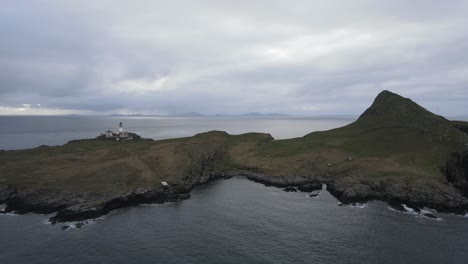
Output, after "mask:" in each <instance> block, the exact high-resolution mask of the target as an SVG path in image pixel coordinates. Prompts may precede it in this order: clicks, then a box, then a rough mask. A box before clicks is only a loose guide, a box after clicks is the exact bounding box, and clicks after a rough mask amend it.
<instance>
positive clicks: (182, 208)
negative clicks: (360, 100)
mask: <svg viewBox="0 0 468 264" xmlns="http://www.w3.org/2000/svg"><path fill="white" fill-rule="evenodd" d="M354 120H355V118H350V117H346V118H343V117H322V118H309V117H270V116H268V117H177V118H176V117H170V118H169V117H110V116H53V117H51V116H21V117H18V116H16V117H12V116H9V117H7V116H3V117H0V149H8V150H12V149H24V148H33V147H37V146H40V145H61V144H64V143H66V142H67V141H69V140H72V139H77V138H93V137H95V136H96V135H98V134H99V133H101V132H103V131H105V130H107V129H114V130H116V129H117V126H118V123H119V122H123V124H124V128H125V129H126V130H128V131H132V132H136V133H138V134H140V135H141V136H143V137H148V138H153V139H165V138H174V137H185V136H192V135H194V134H196V133H200V132H206V131H210V130H222V131H226V132H228V133H230V134H240V133H245V132H253V131H254V132H265V133H270V134H271V135H272V136H273V137H274V138H276V139H285V138H292V137H300V136H304V135H306V134H307V133H309V132H312V131H319V130H327V129H332V128H336V127H340V126H343V125H346V124H349V123H351V122H353V121H354ZM325 187H326V186H323V190H322V191H320V192H319V194H318V196H316V197H311V196H310V195H309V194H308V193H302V192H284V191H282V190H281V189H279V188H275V187H266V186H264V185H262V184H259V183H255V182H251V181H249V180H247V179H245V178H242V177H233V178H231V179H227V180H218V181H214V182H211V183H209V184H206V185H203V186H199V187H196V188H195V189H194V190H193V191H192V197H191V198H190V199H188V200H184V201H181V202H176V203H166V204H148V205H139V206H136V207H132V208H124V209H119V210H115V211H112V212H111V213H109V214H108V215H106V216H103V217H101V218H98V219H94V220H90V221H86V222H84V223H76V222H70V223H63V224H57V225H52V224H50V223H49V222H48V220H47V219H48V218H49V217H50V216H51V215H37V214H26V215H16V214H0V263H2V264H10V263H12V264H13V263H15V264H16V263H18V264H19V263H67V264H73V263H113V264H116V263H206V264H211V263H235V264H238V263H353V264H354V263H356V264H357V263H468V217H467V216H460V215H451V214H442V213H437V212H435V211H433V210H432V209H430V208H425V209H424V211H423V212H429V213H431V214H433V215H435V216H436V217H437V218H436V219H433V218H429V217H426V216H424V215H423V214H420V213H417V212H413V211H411V210H409V211H408V212H404V213H403V212H399V211H396V210H394V209H392V208H390V207H389V206H388V205H387V204H386V203H383V202H378V201H371V202H368V203H365V204H354V205H341V204H340V203H339V202H338V201H337V200H336V199H335V198H334V197H333V196H332V195H330V193H328V192H327V191H326V190H325ZM1 209H2V206H1V205H0V210H1ZM82 224H83V225H82Z"/></svg>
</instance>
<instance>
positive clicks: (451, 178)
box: [442, 151, 468, 197]
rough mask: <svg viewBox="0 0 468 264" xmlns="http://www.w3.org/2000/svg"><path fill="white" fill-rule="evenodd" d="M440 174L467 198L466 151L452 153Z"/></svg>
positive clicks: (467, 171) (467, 168)
mask: <svg viewBox="0 0 468 264" xmlns="http://www.w3.org/2000/svg"><path fill="white" fill-rule="evenodd" d="M442 172H443V174H444V175H445V178H446V179H447V181H448V182H450V183H452V184H453V186H454V187H455V188H457V189H459V190H460V191H461V192H462V193H463V194H464V195H465V196H466V197H468V151H464V152H460V153H453V154H452V156H451V157H450V159H449V160H448V161H447V162H446V163H445V166H444V167H443V168H442Z"/></svg>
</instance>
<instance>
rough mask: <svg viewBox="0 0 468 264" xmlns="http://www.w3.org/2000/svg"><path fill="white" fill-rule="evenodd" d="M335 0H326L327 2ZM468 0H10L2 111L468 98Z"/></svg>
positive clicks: (460, 101) (460, 106) (349, 107)
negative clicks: (390, 96) (393, 95)
mask: <svg viewBox="0 0 468 264" xmlns="http://www.w3.org/2000/svg"><path fill="white" fill-rule="evenodd" d="M324 2H326V3H324ZM466 14H468V2H467V1H455V0H454V1H450V2H449V3H447V2H445V3H444V2H443V1H430V0H427V1H417V0H415V1H294V2H291V1H271V0H270V1H136V2H129V1H110V0H109V1H105V0H103V1H73V3H71V2H70V1H67V2H64V1H9V2H7V3H3V4H2V8H1V9H0V35H1V36H2V41H1V42H0V114H17V113H19V114H34V113H36V114H37V113H41V114H64V113H96V114H108V113H140V114H174V113H184V112H201V113H205V114H215V113H222V114H238V113H245V112H282V113H288V114H301V115H320V114H359V113H360V112H362V111H363V110H364V109H365V108H366V107H367V106H368V105H369V104H370V102H371V101H372V99H373V97H375V95H376V94H377V93H378V92H379V91H381V90H383V89H387V90H391V91H394V92H397V93H400V94H402V95H404V96H407V97H411V98H413V99H414V100H416V101H418V102H420V103H421V104H422V105H423V106H425V107H426V108H428V109H429V110H432V111H436V110H437V109H440V112H441V114H444V115H448V116H453V115H460V114H466V113H467V110H466V109H467V106H468V26H467V25H468V16H466Z"/></svg>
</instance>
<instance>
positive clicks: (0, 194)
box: [0, 185, 15, 204]
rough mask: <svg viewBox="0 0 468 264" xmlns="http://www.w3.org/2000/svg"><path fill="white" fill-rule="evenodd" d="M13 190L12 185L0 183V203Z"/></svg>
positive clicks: (10, 194) (8, 196)
mask: <svg viewBox="0 0 468 264" xmlns="http://www.w3.org/2000/svg"><path fill="white" fill-rule="evenodd" d="M14 192H15V190H14V189H13V187H11V186H8V185H0V204H2V203H4V202H5V201H6V200H8V199H9V198H10V197H11V196H12V195H13V193H14Z"/></svg>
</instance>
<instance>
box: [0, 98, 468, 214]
mask: <svg viewBox="0 0 468 264" xmlns="http://www.w3.org/2000/svg"><path fill="white" fill-rule="evenodd" d="M467 143H468V136H467V134H466V133H464V132H463V130H462V129H459V127H457V126H456V125H454V123H453V122H450V121H448V120H446V119H445V118H443V117H441V116H437V115H434V114H432V113H430V112H429V111H427V110H426V109H424V108H422V107H421V106H419V105H417V104H416V103H414V102H413V101H411V100H410V99H407V98H403V97H401V96H399V95H397V94H394V93H391V92H388V91H383V92H382V93H380V94H379V95H378V96H377V98H376V99H375V101H374V103H373V104H372V105H371V106H370V107H369V109H367V110H366V111H365V112H364V113H363V114H362V115H361V116H360V117H359V119H358V120H357V121H356V122H354V123H352V124H350V125H348V126H345V127H342V128H338V129H333V130H330V131H322V132H314V133H311V134H308V135H306V136H304V137H302V138H295V139H287V140H274V139H273V138H272V137H271V136H270V135H268V134H261V133H248V134H243V135H229V134H227V133H225V132H220V131H212V132H207V133H201V134H198V135H195V136H193V137H188V138H180V139H170V140H163V141H144V140H140V141H132V142H115V141H107V140H78V141H73V142H70V143H68V144H65V145H64V146H60V147H42V148H36V149H30V150H21V151H2V152H0V203H3V202H6V205H7V206H6V209H5V211H6V212H8V211H16V212H18V213H27V212H35V213H52V212H57V214H56V215H55V216H54V217H52V218H51V221H52V222H59V221H70V220H83V219H88V218H95V217H98V216H100V215H103V214H106V213H107V212H109V211H110V210H112V209H115V208H121V207H126V206H133V205H137V204H141V203H155V202H156V203H158V202H159V203H161V202H166V201H177V200H181V199H186V198H188V197H189V196H190V195H189V192H190V190H191V189H192V188H193V187H194V186H196V185H199V184H203V183H206V182H208V181H211V180H214V179H218V178H223V177H231V176H233V175H240V176H245V177H247V178H249V179H251V180H254V181H257V182H261V183H263V184H266V185H274V186H278V187H282V188H283V187H286V188H288V189H291V188H289V187H293V188H298V189H300V190H304V191H310V190H314V189H319V188H321V184H322V183H326V184H327V186H328V190H329V191H330V192H331V193H332V194H333V195H335V196H336V197H337V198H338V199H339V200H340V201H342V202H345V203H348V202H356V201H367V200H369V199H379V200H385V201H389V202H392V203H406V204H409V205H411V206H414V207H423V206H429V207H433V208H436V209H438V210H439V211H444V212H455V213H465V210H466V209H467V208H468V199H467V198H466V197H467V182H468V179H467V167H466V166H467V163H468V162H467V157H466V156H467V154H466V152H465V153H463V154H460V153H462V151H463V150H464V149H465V147H466V144H467ZM453 153H459V154H453ZM162 181H166V182H168V184H169V187H163V186H162V185H161V182H162Z"/></svg>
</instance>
